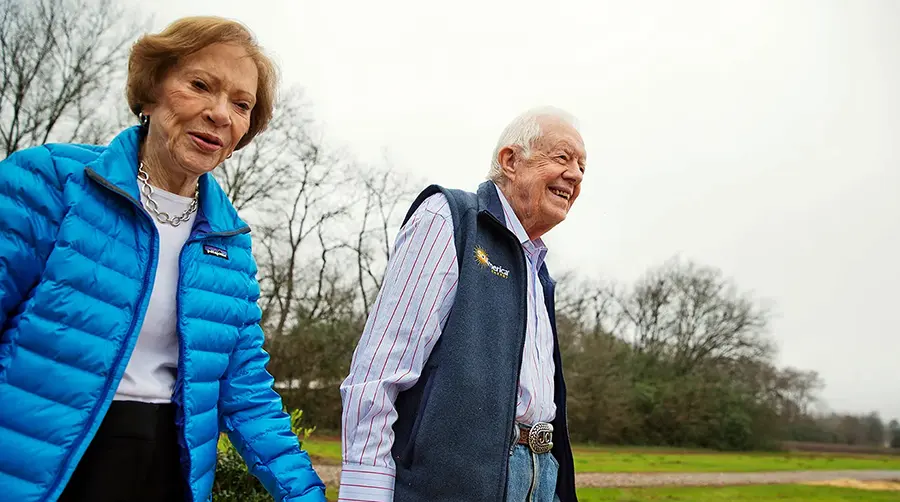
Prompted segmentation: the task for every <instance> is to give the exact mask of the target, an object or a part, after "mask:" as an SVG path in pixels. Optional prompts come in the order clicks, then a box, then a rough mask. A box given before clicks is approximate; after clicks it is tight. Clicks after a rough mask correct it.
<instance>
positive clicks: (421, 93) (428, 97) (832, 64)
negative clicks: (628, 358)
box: [128, 0, 900, 419]
mask: <svg viewBox="0 0 900 502" xmlns="http://www.w3.org/2000/svg"><path fill="white" fill-rule="evenodd" d="M128 1H129V2H134V3H135V5H139V7H140V8H141V9H142V11H143V12H145V13H147V14H148V15H153V16H154V19H155V20H154V28H156V29H159V28H162V27H163V26H164V25H165V24H168V23H169V22H171V21H173V20H174V19H176V18H178V17H181V16H184V15H193V14H216V15H221V16H226V17H231V18H236V19H239V20H241V21H243V22H244V23H246V24H247V25H248V26H249V27H250V28H251V29H252V30H254V31H255V32H256V34H257V35H258V37H259V38H260V40H261V42H262V43H263V44H264V45H265V46H266V48H267V49H268V50H269V52H270V53H272V54H273V55H274V56H275V57H276V59H277V60H278V61H279V64H280V65H281V67H282V69H283V73H284V81H285V83H294V84H299V85H301V86H302V87H303V88H305V90H306V93H307V97H308V98H309V100H310V101H311V103H312V104H313V110H314V113H315V115H316V118H317V119H318V120H319V121H320V123H321V124H322V126H323V128H324V132H325V134H326V136H327V137H328V139H329V141H331V142H332V143H335V144H340V145H342V146H344V147H346V148H347V149H348V150H349V151H351V152H353V154H354V155H356V156H357V157H358V158H359V159H360V160H363V161H370V162H379V161H381V159H382V152H383V150H385V149H387V150H388V151H389V155H390V158H391V160H392V161H393V163H394V164H395V166H396V167H397V168H398V169H400V170H404V171H408V172H410V173H413V174H415V175H416V176H420V177H422V178H423V179H425V180H426V181H428V182H436V183H441V184H445V185H448V186H453V187H459V188H474V187H475V186H476V185H477V184H478V183H479V182H480V181H481V180H482V179H483V177H484V174H485V173H486V171H487V168H488V164H489V161H490V155H491V151H492V149H493V146H494V142H495V141H496V139H497V137H498V136H499V134H500V132H501V130H502V128H503V127H504V126H505V125H506V123H507V122H508V121H509V120H510V119H512V118H513V116H515V115H516V114H518V113H519V112H521V111H524V110H525V109H527V108H529V107H531V106H534V105H541V104H553V105H557V106H560V107H563V108H566V109H568V110H570V111H571V112H573V113H575V114H576V115H577V116H578V117H579V119H580V121H581V123H582V134H583V136H584V139H585V143H586V146H587V149H588V157H589V161H588V169H587V174H586V177H585V181H584V185H583V190H582V195H581V197H580V198H579V200H578V202H577V203H576V204H575V207H574V209H573V211H572V213H571V214H570V216H569V218H568V219H567V220H566V221H565V222H564V223H563V224H562V225H560V226H559V227H557V228H556V229H554V230H553V231H552V232H551V233H550V234H549V235H548V236H547V238H546V241H547V243H548V246H549V247H550V255H549V257H548V260H549V262H550V265H551V266H552V268H551V270H556V271H561V270H562V269H563V268H576V269H577V270H579V271H580V272H581V273H583V274H586V275H591V276H595V277H608V278H613V279H616V280H619V281H633V280H634V279H636V278H637V277H638V276H639V275H640V274H641V273H642V272H644V271H645V270H646V269H647V268H648V267H651V266H655V265H658V264H660V263H662V262H663V261H665V260H666V259H668V258H670V257H672V256H673V255H676V254H679V255H681V256H682V257H683V258H688V259H692V260H695V261H697V262H700V263H702V264H707V265H713V266H716V267H719V268H721V269H722V270H723V272H724V273H725V274H726V275H728V276H730V277H733V278H734V279H735V280H736V281H737V283H738V285H739V286H740V287H742V288H744V289H746V290H750V291H753V292H754V293H755V294H756V295H758V296H760V297H763V298H766V299H769V300H771V301H772V302H774V304H775V307H776V312H777V318H776V319H775V321H774V323H773V326H772V328H773V330H772V332H773V336H774V338H775V340H776V341H777V342H778V345H779V348H780V357H779V359H780V362H781V363H782V364H785V365H793V366H796V367H799V368H803V369H815V370H817V371H819V373H820V374H821V376H822V377H823V378H824V379H825V381H826V385H827V388H826V390H825V392H824V398H825V400H826V401H827V404H828V405H829V406H830V407H831V408H833V409H836V410H841V411H853V412H866V411H871V410H878V411H880V412H881V413H882V416H883V418H885V419H890V418H892V417H900V375H898V373H900V372H898V369H897V368H898V363H900V350H898V348H900V329H898V327H897V322H896V320H895V317H896V316H895V314H894V313H893V309H894V308H896V307H897V304H898V300H900V294H898V287H900V264H898V260H900V236H898V234H900V197H898V193H900V146H898V143H900V141H898V139H900V98H898V89H900V2H898V1H891V0H884V1H880V2H878V1H864V0H853V1H849V0H845V1H837V0H834V1H826V0H817V1H813V0H811V1H790V0H771V1H753V2H746V1H729V2H726V1H713V0H710V1H685V0H679V1H677V2H676V1H669V2H662V1H660V2H653V1H639V2H635V1H630V2H624V1H618V0H616V1H597V0H593V1H592V0H583V1H561V2H558V3H556V4H551V2H549V1H544V2H530V1H529V2H526V1H521V0H519V1H488V0H481V1H478V2H473V1H457V2H440V3H438V2H425V1H402V2H400V1H380V2H367V1H354V2H348V1H338V0H331V1H292V2H288V1H278V0H255V1H247V0H243V1H231V0H215V1H207V0H195V1H194V2H192V3H190V4H189V3H188V2H185V1H183V0H156V1H154V2H140V3H138V2H136V1H135V0H128ZM188 5H190V6H188ZM551 5H555V6H554V7H550V6H551Z"/></svg>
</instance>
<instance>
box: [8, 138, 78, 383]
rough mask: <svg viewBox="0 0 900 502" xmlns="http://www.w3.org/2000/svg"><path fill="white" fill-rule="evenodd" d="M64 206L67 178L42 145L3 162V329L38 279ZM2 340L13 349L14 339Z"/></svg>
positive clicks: (53, 239)
mask: <svg viewBox="0 0 900 502" xmlns="http://www.w3.org/2000/svg"><path fill="white" fill-rule="evenodd" d="M63 212H64V204H63V202H62V183H61V182H60V180H59V176H58V175H57V173H56V169H55V167H54V165H53V159H52V158H51V157H50V151H49V150H47V149H46V148H43V147H35V148H29V149H27V150H22V151H19V152H16V153H13V154H12V155H10V156H9V157H7V158H6V159H5V160H3V161H2V162H0V331H2V328H3V327H6V326H7V322H8V321H9V319H10V317H12V316H13V315H14V313H15V311H16V310H17V309H18V308H19V305H20V304H21V303H22V301H24V299H25V298H26V297H27V295H28V294H29V292H30V291H31V289H32V288H34V287H35V285H37V282H38V280H39V279H40V277H41V274H42V273H43V270H44V263H45V262H46V260H47V257H48V256H49V254H50V251H51V250H52V249H53V244H54V242H55V240H56V234H57V232H58V229H59V222H60V220H61V219H62V215H63ZM2 342H3V343H0V366H2V363H3V356H4V354H3V351H4V350H7V351H8V350H11V347H10V343H8V342H9V340H3V341H2Z"/></svg>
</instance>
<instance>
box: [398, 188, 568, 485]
mask: <svg viewBox="0 0 900 502" xmlns="http://www.w3.org/2000/svg"><path fill="white" fill-rule="evenodd" d="M437 192H441V193H443V194H444V196H446V197H447V200H448V203H449V206H450V210H451V213H452V215H453V228H454V238H455V242H456V248H457V258H458V263H459V284H458V285H457V292H456V300H455V302H454V304H453V308H452V310H451V312H450V317H449V318H448V319H447V324H446V326H445V327H444V331H443V333H442V334H441V336H440V338H439V339H438V342H437V344H436V345H435V347H434V349H433V351H432V353H431V356H430V357H429V359H428V361H427V363H426V364H425V368H424V370H423V372H422V376H421V377H420V378H419V380H418V382H417V383H416V385H415V386H413V387H412V388H410V389H409V390H407V391H404V392H402V393H400V394H399V396H398V397H397V400H396V403H395V404H396V408H397V412H398V415H399V416H398V419H397V421H396V422H395V424H394V434H395V440H394V445H393V449H392V455H393V458H394V461H395V463H396V468H397V478H396V482H395V487H394V501H395V502H421V501H429V502H451V501H452V502H501V501H503V500H504V499H505V495H506V478H507V469H508V463H509V456H510V452H511V450H512V447H513V445H514V440H513V438H512V431H513V427H514V424H515V413H516V394H517V391H518V382H519V371H520V368H521V366H522V364H521V362H522V357H523V354H522V352H523V348H524V345H525V323H526V298H527V283H528V282H527V275H526V274H527V269H526V263H525V254H524V251H523V250H522V245H521V244H520V243H519V241H518V239H516V237H515V235H514V234H513V233H512V232H510V231H509V230H508V229H507V228H506V226H505V225H504V217H503V210H502V207H501V204H500V199H499V197H498V196H497V193H496V190H495V188H494V186H493V184H492V183H491V182H485V183H482V184H481V186H480V187H479V189H478V193H477V194H473V193H469V192H464V191H461V190H448V189H445V188H442V187H440V186H437V185H432V186H430V187H428V188H426V189H425V190H424V191H423V192H422V193H421V194H420V195H419V197H418V198H417V199H416V200H415V202H413V204H412V207H411V208H410V209H409V211H408V213H407V215H406V220H409V218H410V216H411V215H412V214H413V212H414V211H415V210H416V208H417V207H419V205H420V204H421V203H422V202H423V201H424V200H425V199H426V198H428V197H429V196H431V195H434V194H435V193H437ZM406 220H404V223H405V222H406ZM476 248H480V249H482V250H484V251H485V252H486V254H487V256H488V259H489V261H490V264H491V265H494V266H498V267H501V268H502V269H506V270H507V271H508V274H504V273H503V271H499V273H498V271H497V270H496V269H493V270H492V268H491V267H490V265H487V266H486V265H485V264H484V263H483V262H482V261H479V260H476V258H475V249H476ZM538 275H539V278H540V281H541V285H542V286H543V290H544V298H545V301H546V303H547V312H548V314H549V315H550V322H551V325H552V327H553V338H554V344H553V358H554V362H555V365H556V374H555V385H554V398H555V402H556V409H557V411H556V419H555V420H554V421H553V427H554V434H553V442H554V447H553V451H552V454H553V456H554V457H555V458H556V460H557V461H558V462H559V465H560V469H559V478H558V481H557V487H556V491H557V494H558V495H559V498H560V501H561V502H575V501H576V500H577V499H576V496H575V470H574V465H573V460H572V449H571V445H570V443H569V432H568V428H567V423H566V406H565V403H566V386H565V382H564V380H563V373H562V366H563V365H562V361H561V359H560V353H559V341H558V338H557V335H556V318H555V315H554V303H553V298H554V296H553V289H554V283H553V280H552V279H551V278H550V275H549V274H548V272H547V269H546V267H545V266H544V267H541V269H540V271H539V274H538Z"/></svg>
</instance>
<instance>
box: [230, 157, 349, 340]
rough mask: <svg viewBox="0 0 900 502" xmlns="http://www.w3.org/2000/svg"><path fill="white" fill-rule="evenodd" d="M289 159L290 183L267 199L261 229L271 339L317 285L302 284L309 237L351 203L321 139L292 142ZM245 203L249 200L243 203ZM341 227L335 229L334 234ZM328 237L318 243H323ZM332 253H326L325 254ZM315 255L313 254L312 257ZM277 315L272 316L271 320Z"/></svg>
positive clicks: (309, 250) (336, 165)
mask: <svg viewBox="0 0 900 502" xmlns="http://www.w3.org/2000/svg"><path fill="white" fill-rule="evenodd" d="M282 148H284V149H285V150H286V152H287V153H288V154H289V155H290V156H291V158H292V160H291V161H290V162H291V164H292V166H293V168H292V170H293V172H292V174H291V176H290V178H291V182H290V183H289V184H287V186H286V187H285V188H284V190H279V191H278V193H277V194H269V195H267V196H266V197H265V199H263V201H264V202H265V203H264V204H261V205H260V206H259V207H260V213H261V216H260V217H259V218H260V220H262V221H263V223H260V224H259V225H257V227H258V228H260V229H261V231H262V235H263V238H262V239H261V244H262V246H263V249H264V252H263V254H262V256H263V258H264V266H263V270H264V271H265V272H267V273H264V274H263V275H262V277H261V278H260V284H261V286H262V287H264V288H266V291H265V293H264V298H263V302H264V304H265V305H266V306H267V307H269V308H270V309H272V312H268V313H267V314H266V315H267V317H269V318H271V319H272V324H271V326H272V328H273V329H272V330H271V331H270V333H271V335H273V336H277V335H280V334H283V333H284V332H285V328H286V326H287V323H288V321H289V320H290V319H291V316H292V315H294V314H296V308H297V300H298V299H300V298H302V297H303V296H304V294H303V292H302V291H301V290H302V289H305V288H315V287H316V285H315V281H305V280H302V279H303V278H305V277H304V274H303V272H304V269H305V265H306V264H307V260H305V257H307V256H315V253H316V248H315V247H314V245H311V246H304V244H306V243H307V242H311V241H312V242H315V239H312V240H311V239H309V237H310V236H316V235H319V233H318V232H319V231H320V229H321V227H323V226H325V225H326V224H327V223H332V222H334V220H335V219H336V218H338V217H339V216H341V215H344V214H346V211H347V207H348V206H349V203H348V202H347V201H346V200H342V198H341V197H339V193H340V188H341V185H342V183H341V180H342V175H341V174H340V173H341V172H342V170H341V168H340V167H341V166H340V161H339V160H338V159H337V158H336V157H334V156H332V155H328V154H326V153H324V152H323V148H322V146H321V142H319V141H312V140H309V141H296V140H295V141H292V142H290V143H287V144H284V145H282ZM245 200H246V199H245ZM334 231H338V227H337V226H335V230H334ZM324 239H325V237H324V235H323V236H322V237H320V239H319V242H320V243H324ZM328 252H330V250H328V249H326V250H325V254H324V255H322V254H319V256H320V257H321V256H325V257H326V258H327V254H328ZM310 253H311V254H310ZM273 315H274V317H272V316H273Z"/></svg>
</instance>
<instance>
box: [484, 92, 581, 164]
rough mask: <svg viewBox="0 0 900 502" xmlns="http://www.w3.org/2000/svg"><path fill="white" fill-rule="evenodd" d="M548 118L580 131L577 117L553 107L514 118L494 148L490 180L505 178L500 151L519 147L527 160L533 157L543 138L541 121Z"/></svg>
mask: <svg viewBox="0 0 900 502" xmlns="http://www.w3.org/2000/svg"><path fill="white" fill-rule="evenodd" d="M548 117H549V118H555V119H559V120H562V121H563V122H565V123H567V124H569V125H571V126H572V127H574V128H575V130H576V131H577V130H578V121H577V120H576V119H575V116H574V115H572V114H571V113H569V112H567V111H565V110H562V109H560V108H556V107H553V106H541V107H538V108H532V109H531V110H528V111H527V112H525V113H523V114H521V115H519V116H518V117H516V118H514V119H513V120H512V122H510V123H509V125H508V126H506V129H504V130H503V134H501V135H500V139H499V140H498V141H497V146H496V147H494V157H493V158H492V159H491V169H490V171H488V176H487V177H488V179H491V180H494V181H500V180H501V179H502V178H503V169H502V167H501V166H500V160H499V159H498V158H497V157H498V156H499V155H500V150H502V149H504V148H506V147H508V146H517V147H519V148H521V149H522V153H523V155H524V156H525V158H526V159H527V158H528V157H530V156H531V149H532V147H534V143H535V141H537V140H538V138H540V137H541V133H542V131H541V119H542V118H548Z"/></svg>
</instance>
